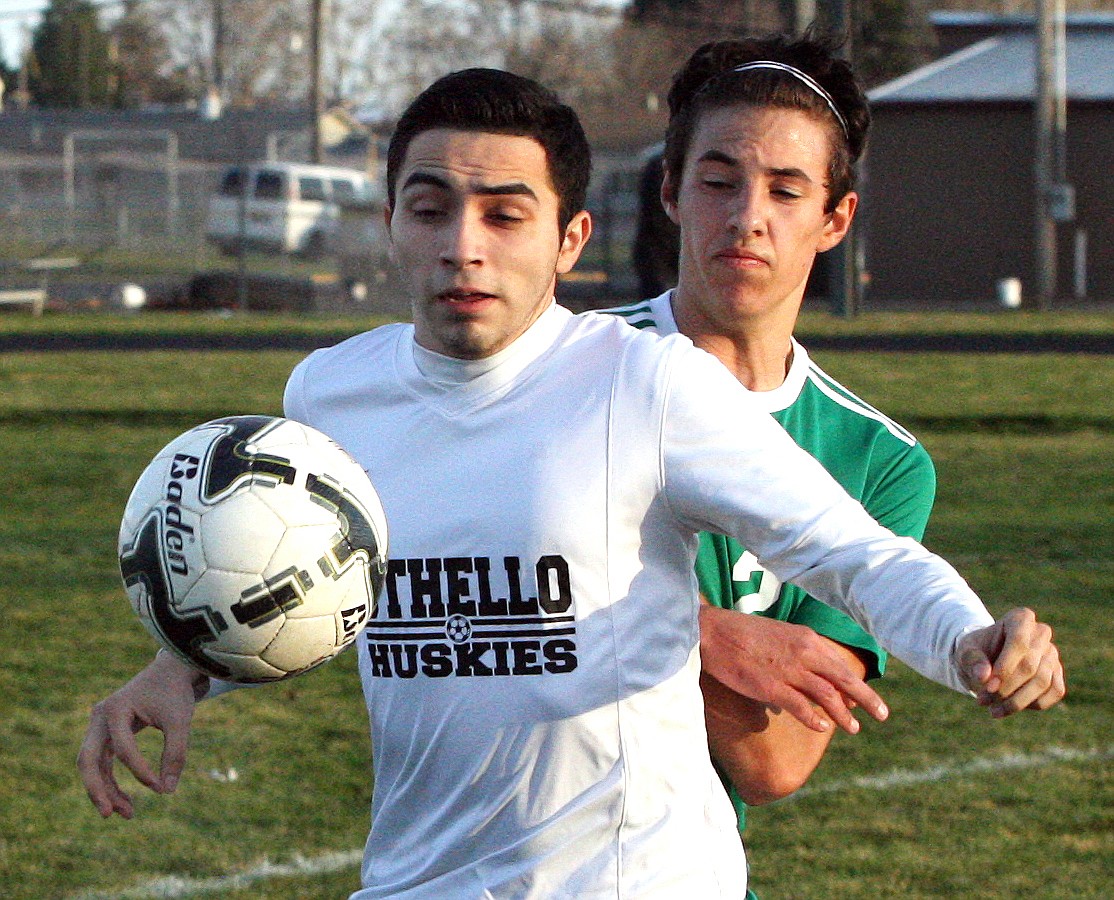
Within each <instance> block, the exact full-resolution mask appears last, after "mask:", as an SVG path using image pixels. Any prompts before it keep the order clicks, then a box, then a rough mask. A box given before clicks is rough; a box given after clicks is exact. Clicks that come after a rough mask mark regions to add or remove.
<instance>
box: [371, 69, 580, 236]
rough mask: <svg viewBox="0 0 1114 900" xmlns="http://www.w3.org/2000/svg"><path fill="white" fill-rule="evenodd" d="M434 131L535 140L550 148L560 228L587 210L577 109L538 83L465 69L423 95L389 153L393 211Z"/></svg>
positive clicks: (407, 115)
mask: <svg viewBox="0 0 1114 900" xmlns="http://www.w3.org/2000/svg"><path fill="white" fill-rule="evenodd" d="M433 128H449V129H452V130H454V131H483V132H489V133H492V134H508V135H514V136H517V137H529V138H533V139H534V140H536V141H537V142H538V143H539V144H541V146H542V149H544V150H545V156H546V161H547V163H548V167H549V178H550V181H551V183H552V187H553V190H554V191H555V192H556V194H557V197H558V200H559V202H560V207H559V212H558V225H559V226H560V227H561V229H562V230H564V228H565V226H566V225H568V223H569V222H570V221H571V220H572V217H573V216H575V215H576V214H577V213H578V212H580V211H581V210H582V209H584V206H585V203H586V201H587V197H588V181H589V179H590V178H591V175H592V153H591V150H590V148H589V147H588V139H587V138H586V137H585V135H584V129H583V127H582V126H581V124H580V119H579V118H577V115H576V113H575V112H574V111H573V109H572V108H571V107H570V106H567V105H565V104H564V103H562V102H561V100H560V98H559V97H558V96H557V95H556V94H555V93H553V91H551V90H549V89H548V88H545V87H542V86H541V85H540V84H538V83H537V82H536V81H532V80H531V79H529V78H523V77H522V76H521V75H514V74H512V73H511V72H504V71H502V70H500V69H464V70H462V71H460V72H453V73H452V74H450V75H446V76H444V77H443V78H439V79H438V80H437V81H435V82H434V83H433V84H431V85H430V86H429V87H428V88H426V89H425V90H424V91H422V92H421V93H420V94H419V95H418V96H417V97H416V98H415V99H414V101H413V102H412V103H411V104H410V105H409V106H408V107H407V108H406V110H405V111H404V112H403V114H402V117H401V118H400V119H399V120H398V125H397V126H396V128H395V132H394V134H393V135H392V136H391V143H390V146H389V148H388V150H387V199H388V201H389V202H390V204H391V206H392V207H393V206H394V203H395V182H396V181H397V180H398V175H399V172H400V170H401V169H402V164H403V162H404V161H405V159H406V151H407V149H409V147H410V142H411V141H412V140H413V139H414V138H415V137H416V136H417V135H419V134H421V133H422V132H423V131H429V130H430V129H433Z"/></svg>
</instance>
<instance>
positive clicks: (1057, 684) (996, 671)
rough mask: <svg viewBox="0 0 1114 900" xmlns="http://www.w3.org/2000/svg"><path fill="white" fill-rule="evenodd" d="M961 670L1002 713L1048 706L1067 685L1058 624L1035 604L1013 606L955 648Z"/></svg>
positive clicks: (1001, 715) (973, 687)
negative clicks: (1040, 615)
mask: <svg viewBox="0 0 1114 900" xmlns="http://www.w3.org/2000/svg"><path fill="white" fill-rule="evenodd" d="M955 658H956V664H957V665H958V667H959V674H960V676H961V677H962V678H963V680H964V682H965V683H966V684H967V686H968V687H970V688H971V690H973V691H975V693H976V694H977V696H978V701H979V703H980V704H981V705H983V706H989V707H990V714H991V715H992V716H993V717H994V718H996V719H1002V718H1005V717H1006V716H1009V715H1013V714H1014V713H1015V712H1017V711H1018V710H1022V709H1048V708H1049V707H1050V706H1054V705H1055V704H1057V703H1059V702H1060V700H1062V699H1063V697H1064V694H1065V693H1066V692H1067V688H1066V686H1065V682H1064V667H1063V664H1062V663H1061V662H1060V651H1059V650H1058V649H1057V648H1056V645H1055V644H1053V643H1052V629H1051V628H1050V627H1049V626H1048V625H1046V624H1044V623H1043V622H1038V621H1037V617H1036V614H1035V613H1034V612H1033V611H1032V610H1031V609H1025V608H1021V609H1012V610H1010V611H1009V612H1008V613H1006V614H1005V615H1004V616H1002V618H1001V619H999V620H998V621H997V622H995V623H994V624H993V625H988V626H987V627H986V628H980V629H979V630H977V631H972V632H969V633H968V634H965V635H964V636H963V637H962V638H960V639H959V643H958V644H957V645H956V650H955Z"/></svg>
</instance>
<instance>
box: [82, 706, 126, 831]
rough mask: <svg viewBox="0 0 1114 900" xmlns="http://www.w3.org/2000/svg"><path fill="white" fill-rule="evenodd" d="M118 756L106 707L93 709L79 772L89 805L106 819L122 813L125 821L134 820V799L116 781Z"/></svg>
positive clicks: (83, 742)
mask: <svg viewBox="0 0 1114 900" xmlns="http://www.w3.org/2000/svg"><path fill="white" fill-rule="evenodd" d="M114 755H115V754H114V752H113V746H112V740H111V738H110V736H109V728H108V721H107V714H106V712H105V709H104V704H97V705H96V706H95V707H94V708H93V712H92V714H91V716H90V723H89V729H88V730H87V731H86V733H85V739H84V740H83V741H82V743H81V750H80V752H79V753H78V756H77V769H78V772H79V773H80V775H81V781H82V784H83V785H84V786H85V793H86V794H87V795H88V796H89V801H90V802H91V803H92V804H93V806H94V807H96V810H97V812H99V813H100V814H101V816H102V817H103V818H108V817H109V816H111V815H112V814H113V813H119V814H120V815H121V816H123V817H124V818H125V819H130V818H131V817H132V815H133V814H134V808H133V806H132V801H131V797H129V796H128V795H127V794H126V793H125V792H124V791H123V790H122V789H121V788H120V785H119V783H118V782H117V781H116V774H115V772H114V770H113V759H114Z"/></svg>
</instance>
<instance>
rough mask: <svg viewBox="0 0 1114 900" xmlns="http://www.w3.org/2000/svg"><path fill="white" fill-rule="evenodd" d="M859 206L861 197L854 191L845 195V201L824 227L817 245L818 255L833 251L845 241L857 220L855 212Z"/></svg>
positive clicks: (837, 205) (833, 211) (837, 206)
mask: <svg viewBox="0 0 1114 900" xmlns="http://www.w3.org/2000/svg"><path fill="white" fill-rule="evenodd" d="M858 206H859V195H858V194H856V193H855V192H854V191H848V192H847V193H846V194H844V195H843V199H842V200H840V201H839V203H837V204H836V208H835V209H834V210H832V212H831V214H830V215H829V216H828V221H827V224H825V225H824V231H823V233H822V234H821V235H820V240H819V241H818V242H817V244H816V252H817V253H823V252H824V251H825V250H831V249H832V247H834V246H836V244H838V243H839V242H840V241H842V240H843V238H844V237H845V236H846V235H847V232H848V231H850V230H851V220H852V219H854V218H855V210H856V209H857V208H858Z"/></svg>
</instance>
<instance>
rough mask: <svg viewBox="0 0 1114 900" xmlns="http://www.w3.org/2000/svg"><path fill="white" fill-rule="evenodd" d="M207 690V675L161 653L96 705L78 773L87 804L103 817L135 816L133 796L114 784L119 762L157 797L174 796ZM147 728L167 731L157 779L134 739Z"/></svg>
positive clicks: (79, 758) (86, 733)
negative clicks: (195, 717)
mask: <svg viewBox="0 0 1114 900" xmlns="http://www.w3.org/2000/svg"><path fill="white" fill-rule="evenodd" d="M208 689H209V679H208V678H207V677H206V676H205V675H203V674H201V673H200V672H197V671H196V670H194V669H191V668H190V667H189V666H187V665H186V664H185V663H183V662H180V661H179V660H178V659H177V658H175V657H174V656H171V655H170V654H169V653H165V652H161V651H160V652H159V653H158V654H157V655H156V656H155V658H154V660H152V661H151V663H150V664H149V665H148V666H147V667H146V668H145V669H143V670H142V671H141V672H140V673H139V674H138V675H136V676H135V677H134V678H133V679H132V680H131V681H129V682H128V683H127V684H125V685H124V686H123V687H122V688H120V689H119V690H118V691H116V693H114V694H113V695H112V696H110V697H108V698H107V699H106V700H102V701H101V702H100V703H98V704H97V705H96V706H94V707H93V712H92V714H91V715H90V718H89V727H88V729H87V730H86V732H85V740H84V741H83V742H82V744H81V751H80V753H79V754H78V757H77V769H78V772H80V773H81V780H82V783H83V784H84V785H85V790H86V792H87V793H88V795H89V800H90V801H91V802H92V803H93V805H94V806H95V807H96V808H97V811H98V812H100V814H101V815H102V816H103V817H105V818H108V817H109V816H111V815H112V814H113V813H119V814H120V815H121V816H122V817H123V818H125V819H130V818H131V817H132V816H133V815H134V812H135V810H134V807H133V805H132V800H131V797H129V796H128V795H127V794H126V793H125V792H124V791H123V790H122V789H121V787H120V785H119V783H118V782H117V780H116V774H115V771H114V765H115V760H116V759H119V760H120V762H122V763H123V764H124V765H125V766H127V768H128V769H130V770H131V772H132V774H133V775H135V777H136V778H137V779H138V780H139V782H140V783H141V784H143V785H145V786H146V787H148V788H150V789H151V790H152V791H154V792H155V793H158V794H170V793H173V792H174V789H175V788H176V787H177V785H178V779H179V778H180V777H181V774H182V769H183V768H184V766H185V764H186V745H187V743H188V739H189V730H190V722H191V720H192V718H193V710H194V705H195V704H196V703H197V701H198V700H199V699H201V697H203V696H205V693H206V692H207V691H208ZM147 727H153V728H157V729H158V730H159V731H161V732H162V733H163V752H162V760H161V763H160V767H159V773H158V774H157V775H156V774H155V772H154V770H153V769H152V768H151V766H150V764H149V763H148V762H147V760H146V759H145V758H144V757H143V755H142V754H141V753H140V752H139V745H138V744H137V742H136V740H135V735H136V733H137V732H139V731H142V730H143V729H144V728H147Z"/></svg>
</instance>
